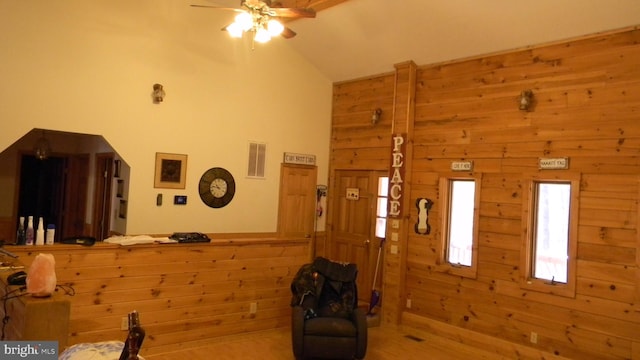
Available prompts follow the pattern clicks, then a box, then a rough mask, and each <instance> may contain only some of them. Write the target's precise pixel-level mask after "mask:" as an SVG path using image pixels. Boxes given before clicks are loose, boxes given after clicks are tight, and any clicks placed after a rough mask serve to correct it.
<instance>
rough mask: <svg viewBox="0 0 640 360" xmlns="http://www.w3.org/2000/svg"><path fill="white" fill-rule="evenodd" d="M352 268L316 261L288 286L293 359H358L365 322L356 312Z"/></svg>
mask: <svg viewBox="0 0 640 360" xmlns="http://www.w3.org/2000/svg"><path fill="white" fill-rule="evenodd" d="M357 273H358V270H357V267H356V265H355V264H342V263H337V262H333V261H330V260H328V259H325V258H322V257H318V258H316V259H315V260H314V262H313V263H312V264H307V265H304V266H303V267H302V268H301V269H300V270H299V271H298V274H297V275H296V277H295V278H294V280H293V282H292V283H291V291H292V295H293V298H292V304H291V305H292V317H291V337H292V345H293V354H294V356H295V358H296V359H298V360H299V359H362V358H364V356H365V354H366V352H367V319H366V314H365V310H364V309H362V308H358V306H357V304H358V293H357V286H356V281H355V280H356V276H357Z"/></svg>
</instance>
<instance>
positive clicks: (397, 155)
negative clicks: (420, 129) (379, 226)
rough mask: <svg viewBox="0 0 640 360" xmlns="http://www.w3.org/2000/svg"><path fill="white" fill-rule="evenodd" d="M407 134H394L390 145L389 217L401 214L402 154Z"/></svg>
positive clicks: (404, 150) (403, 153)
mask: <svg viewBox="0 0 640 360" xmlns="http://www.w3.org/2000/svg"><path fill="white" fill-rule="evenodd" d="M406 142H407V134H398V135H394V136H393V138H392V146H391V170H390V174H389V200H388V203H389V209H388V211H387V215H388V216H389V217H400V216H402V187H403V182H404V171H405V167H404V156H405V153H406V148H407V146H406Z"/></svg>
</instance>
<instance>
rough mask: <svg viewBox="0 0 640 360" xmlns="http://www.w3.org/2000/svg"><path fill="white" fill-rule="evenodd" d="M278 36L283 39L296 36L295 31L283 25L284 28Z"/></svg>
mask: <svg viewBox="0 0 640 360" xmlns="http://www.w3.org/2000/svg"><path fill="white" fill-rule="evenodd" d="M280 36H282V37H283V38H285V39H291V38H292V37H294V36H296V32H295V31H293V30H291V29H289V28H288V27H286V26H285V28H284V30H282V33H280Z"/></svg>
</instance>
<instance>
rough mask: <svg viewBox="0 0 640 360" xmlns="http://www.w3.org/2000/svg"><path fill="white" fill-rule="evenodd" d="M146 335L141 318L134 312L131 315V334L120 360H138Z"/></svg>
mask: <svg viewBox="0 0 640 360" xmlns="http://www.w3.org/2000/svg"><path fill="white" fill-rule="evenodd" d="M144 335H145V331H144V329H143V328H142V326H141V325H140V317H139V316H138V312H137V311H135V310H134V311H132V312H130V313H129V333H128V334H127V339H126V341H125V343H124V348H123V349H122V353H121V354H120V359H119V360H138V353H139V352H140V347H141V346H142V341H143V340H144Z"/></svg>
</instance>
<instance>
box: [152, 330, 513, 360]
mask: <svg viewBox="0 0 640 360" xmlns="http://www.w3.org/2000/svg"><path fill="white" fill-rule="evenodd" d="M143 350H144V347H143ZM141 355H142V356H144V358H145V359H146V360H175V359H189V360H208V359H214V358H215V359H216V360H239V359H243V360H245V359H261V360H289V359H294V357H293V353H292V351H291V334H290V330H289V329H288V328H280V329H274V330H269V331H264V332H258V333H252V334H245V335H237V336H230V337H225V338H220V339H215V340H213V341H212V343H211V344H210V345H208V346H205V347H201V348H197V349H189V350H181V351H179V352H172V353H165V354H155V355H145V354H144V351H142V352H141ZM366 359H367V360H383V359H385V360H386V359H389V360H397V359H402V360H414V359H415V360H425V359H428V360H438V359H443V360H468V359H474V360H478V359H488V360H492V359H503V357H501V356H498V355H496V354H492V353H489V352H487V351H484V350H481V349H477V348H473V347H470V346H467V345H463V344H460V343H458V342H455V341H452V340H448V339H444V338H441V337H438V336H434V335H432V334H428V333H418V332H415V331H413V330H400V331H398V330H395V329H391V328H385V327H372V328H369V340H368V347H367V355H366Z"/></svg>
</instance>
